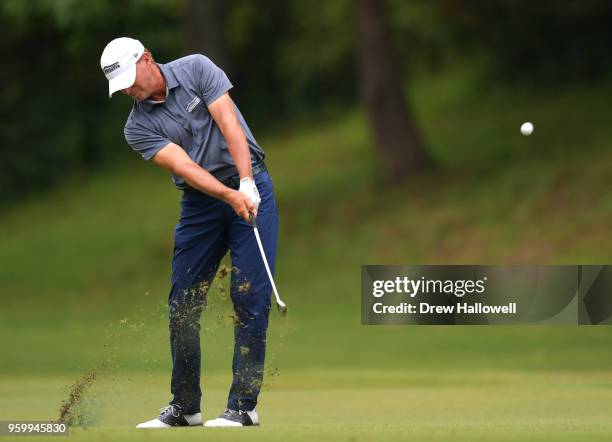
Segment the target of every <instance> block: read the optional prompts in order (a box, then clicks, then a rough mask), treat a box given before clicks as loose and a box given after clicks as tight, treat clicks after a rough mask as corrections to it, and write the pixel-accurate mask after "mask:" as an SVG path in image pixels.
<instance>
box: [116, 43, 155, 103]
mask: <svg viewBox="0 0 612 442" xmlns="http://www.w3.org/2000/svg"><path fill="white" fill-rule="evenodd" d="M154 73H155V71H154V70H153V61H152V60H151V57H149V56H148V54H146V53H145V54H143V55H142V57H140V60H138V62H137V63H136V80H134V84H133V85H131V86H130V87H128V88H126V89H122V90H121V92H122V93H124V94H126V95H129V96H130V97H132V98H134V99H135V100H136V101H144V100H146V99H147V98H149V97H150V96H151V94H152V93H153V92H154V79H155V77H154Z"/></svg>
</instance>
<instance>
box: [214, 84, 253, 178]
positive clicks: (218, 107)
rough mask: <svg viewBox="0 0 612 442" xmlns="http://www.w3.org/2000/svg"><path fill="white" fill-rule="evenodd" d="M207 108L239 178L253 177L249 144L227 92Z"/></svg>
mask: <svg viewBox="0 0 612 442" xmlns="http://www.w3.org/2000/svg"><path fill="white" fill-rule="evenodd" d="M208 110H209V112H210V114H211V115H212V117H213V119H214V120H215V123H217V126H219V129H220V130H221V133H222V134H223V137H224V138H225V141H226V142H227V149H228V150H229V153H230V155H231V156H232V159H233V160H234V163H235V164H236V169H238V174H239V175H240V178H244V177H250V178H253V171H252V170H251V152H250V150H249V144H248V143H247V139H246V136H245V135H244V131H243V130H242V126H240V121H239V120H238V114H237V113H236V108H235V105H234V102H233V101H232V99H231V98H230V96H229V94H228V93H227V92H226V93H225V94H223V95H222V96H221V97H219V98H218V99H217V100H215V101H214V102H213V103H211V104H210V105H208Z"/></svg>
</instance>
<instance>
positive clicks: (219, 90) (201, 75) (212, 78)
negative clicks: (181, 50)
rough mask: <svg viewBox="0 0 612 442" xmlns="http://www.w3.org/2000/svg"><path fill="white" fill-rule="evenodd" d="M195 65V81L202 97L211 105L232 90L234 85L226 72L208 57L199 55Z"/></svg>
mask: <svg viewBox="0 0 612 442" xmlns="http://www.w3.org/2000/svg"><path fill="white" fill-rule="evenodd" d="M195 60H196V63H195V80H196V85H197V87H198V89H199V91H198V92H199V93H200V97H201V98H202V100H204V102H205V103H206V106H208V105H210V104H211V103H212V102H213V101H215V100H216V99H217V98H219V97H220V96H221V95H223V94H224V93H226V92H227V91H228V90H230V89H231V88H232V87H233V85H232V83H231V82H230V81H229V78H227V75H225V72H223V70H222V69H221V68H219V67H218V66H217V65H216V64H214V63H213V62H212V61H211V60H210V59H209V58H208V57H205V56H204V55H198V56H197V57H196V58H195Z"/></svg>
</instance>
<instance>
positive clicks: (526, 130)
mask: <svg viewBox="0 0 612 442" xmlns="http://www.w3.org/2000/svg"><path fill="white" fill-rule="evenodd" d="M532 132H533V124H531V123H530V122H529V121H528V122H526V123H523V124H522V126H521V133H522V134H523V135H531V133H532Z"/></svg>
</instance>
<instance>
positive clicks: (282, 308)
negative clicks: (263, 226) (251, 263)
mask: <svg viewBox="0 0 612 442" xmlns="http://www.w3.org/2000/svg"><path fill="white" fill-rule="evenodd" d="M249 217H250V220H251V224H252V225H253V232H255V239H256V240H257V245H258V246H259V252H260V253H261V259H263V262H264V265H265V266H266V272H268V278H270V284H272V290H274V296H275V297H276V307H278V312H279V313H280V315H281V316H285V315H286V314H287V304H285V303H284V302H283V301H282V300H281V299H280V296H278V290H276V284H274V278H272V272H271V271H270V267H269V266H268V260H267V259H266V253H265V252H264V248H263V244H262V243H261V238H260V237H259V230H257V222H256V221H255V217H254V216H253V214H252V213H250V214H249Z"/></svg>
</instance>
